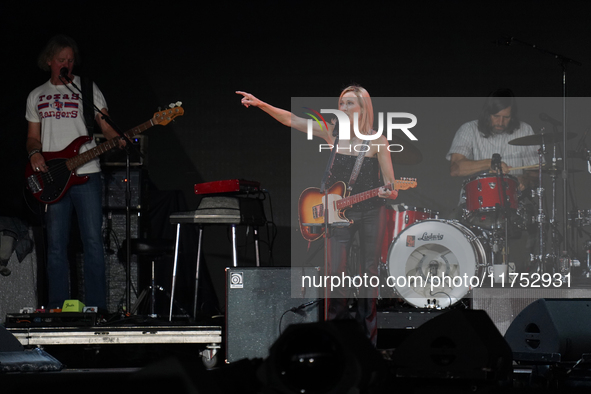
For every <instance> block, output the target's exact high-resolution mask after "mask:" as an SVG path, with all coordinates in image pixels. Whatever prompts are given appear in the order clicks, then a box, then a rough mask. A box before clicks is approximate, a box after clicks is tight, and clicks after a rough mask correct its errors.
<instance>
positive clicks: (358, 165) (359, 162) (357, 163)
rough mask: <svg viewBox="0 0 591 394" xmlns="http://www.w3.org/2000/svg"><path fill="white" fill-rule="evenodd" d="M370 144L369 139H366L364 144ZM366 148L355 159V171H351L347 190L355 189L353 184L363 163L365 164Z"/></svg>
mask: <svg viewBox="0 0 591 394" xmlns="http://www.w3.org/2000/svg"><path fill="white" fill-rule="evenodd" d="M368 144H369V140H364V141H363V145H364V146H367V145H368ZM366 151H367V150H366V149H362V150H361V152H359V154H358V155H357V160H356V161H355V166H354V167H353V171H351V177H350V178H349V183H348V186H347V190H349V191H351V190H353V185H354V184H355V181H356V180H357V177H358V176H359V171H360V170H361V165H362V164H363V159H365V153H366Z"/></svg>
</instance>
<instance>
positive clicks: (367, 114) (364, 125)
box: [339, 85, 373, 135]
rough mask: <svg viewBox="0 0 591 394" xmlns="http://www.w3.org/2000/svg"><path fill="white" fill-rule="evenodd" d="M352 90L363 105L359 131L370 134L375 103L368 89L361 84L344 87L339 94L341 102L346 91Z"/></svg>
mask: <svg viewBox="0 0 591 394" xmlns="http://www.w3.org/2000/svg"><path fill="white" fill-rule="evenodd" d="M349 92H352V93H353V94H355V96H356V97H357V100H358V101H359V107H361V113H360V114H359V132H360V133H361V134H366V135H369V134H371V132H372V129H373V104H372V102H371V97H370V95H369V93H368V92H367V90H365V89H364V88H363V87H361V86H359V85H351V86H348V87H346V88H345V89H343V91H342V92H341V95H340V96H339V102H340V101H341V99H342V98H343V96H344V95H345V93H349Z"/></svg>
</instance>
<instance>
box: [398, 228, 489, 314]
mask: <svg viewBox="0 0 591 394" xmlns="http://www.w3.org/2000/svg"><path fill="white" fill-rule="evenodd" d="M387 263H388V268H389V271H390V272H389V277H388V281H389V282H388V285H389V286H393V287H394V288H395V289H396V291H397V292H398V294H400V296H401V297H402V298H404V299H405V300H406V301H407V302H408V303H409V304H411V305H414V306H415V307H419V308H425V307H439V308H446V307H449V306H451V305H453V304H455V303H456V302H458V301H459V300H461V299H462V298H463V297H464V296H466V294H468V292H469V291H470V289H471V287H472V286H476V285H482V284H481V283H478V284H477V283H476V278H479V279H480V280H482V275H481V273H482V272H485V271H483V270H484V269H485V267H486V264H487V262H486V251H485V248H484V246H483V244H482V243H481V242H480V240H479V239H478V237H477V236H476V235H475V234H474V233H473V232H472V231H471V230H470V229H468V228H467V227H465V226H464V225H462V224H460V223H458V222H457V221H455V220H432V219H430V220H425V221H422V222H418V223H415V224H413V225H412V226H410V227H408V228H406V229H405V230H404V231H402V232H401V233H400V234H399V235H398V237H397V238H396V240H395V241H394V242H393V243H392V245H390V249H389V251H388V260H387Z"/></svg>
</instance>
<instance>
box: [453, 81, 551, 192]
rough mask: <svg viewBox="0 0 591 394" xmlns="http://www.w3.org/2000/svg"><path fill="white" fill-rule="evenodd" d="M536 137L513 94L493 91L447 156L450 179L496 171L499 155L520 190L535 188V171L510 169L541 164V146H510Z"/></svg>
mask: <svg viewBox="0 0 591 394" xmlns="http://www.w3.org/2000/svg"><path fill="white" fill-rule="evenodd" d="M533 134H534V132H533V129H532V128H531V126H530V125H528V124H527V123H524V122H521V121H520V120H519V116H518V111H517V103H516V101H515V96H514V95H513V92H512V91H511V90H509V89H499V90H496V91H494V92H493V93H491V94H490V95H489V96H488V97H487V98H486V100H485V102H484V105H483V106H482V110H481V111H480V116H479V117H478V119H477V120H473V121H471V122H468V123H465V124H463V125H462V126H461V127H460V128H459V130H458V131H457V132H456V135H455V137H454V139H453V142H452V144H451V148H450V150H449V152H448V153H447V156H446V158H447V160H449V161H450V163H451V166H450V173H451V176H470V175H474V174H479V173H490V172H497V170H496V168H495V169H493V165H492V157H493V154H495V153H497V154H499V155H500V156H501V161H502V162H501V170H502V172H503V174H510V175H513V176H516V177H517V179H518V180H519V189H520V190H521V191H523V190H524V189H530V188H533V187H534V186H535V183H536V179H537V173H536V171H531V170H526V171H524V170H515V171H511V168H512V167H524V166H534V165H536V164H538V160H539V159H538V148H539V147H538V146H535V145H530V146H519V145H510V144H509V141H511V140H514V139H516V138H520V137H525V136H529V135H533Z"/></svg>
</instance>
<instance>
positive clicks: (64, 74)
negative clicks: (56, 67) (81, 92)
mask: <svg viewBox="0 0 591 394" xmlns="http://www.w3.org/2000/svg"><path fill="white" fill-rule="evenodd" d="M68 74H69V70H68V68H67V67H62V68H61V69H60V77H62V78H64V79H65V80H66V81H68V82H71V81H72V80H71V79H70V77H68Z"/></svg>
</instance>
